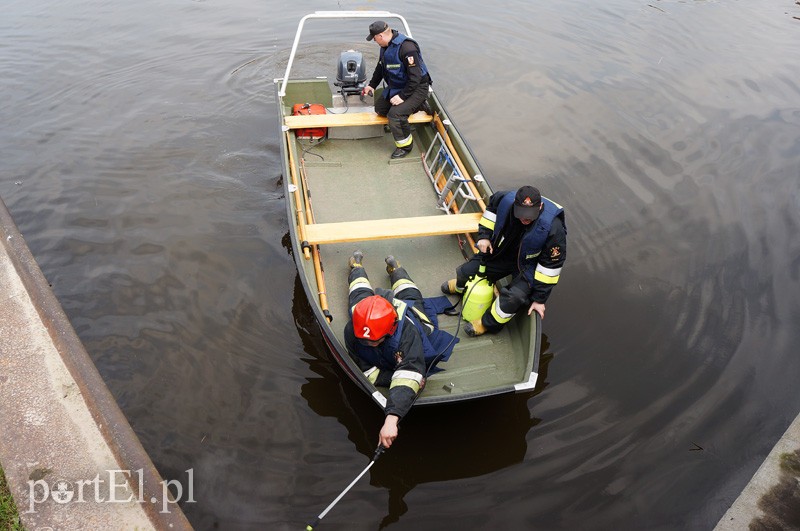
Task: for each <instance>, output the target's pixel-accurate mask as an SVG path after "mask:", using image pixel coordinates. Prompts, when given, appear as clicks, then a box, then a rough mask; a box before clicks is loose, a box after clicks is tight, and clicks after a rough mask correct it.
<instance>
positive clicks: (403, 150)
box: [392, 145, 414, 159]
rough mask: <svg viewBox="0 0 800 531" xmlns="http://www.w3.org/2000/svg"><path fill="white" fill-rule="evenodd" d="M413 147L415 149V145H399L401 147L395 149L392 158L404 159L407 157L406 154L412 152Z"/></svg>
mask: <svg viewBox="0 0 800 531" xmlns="http://www.w3.org/2000/svg"><path fill="white" fill-rule="evenodd" d="M412 149H414V146H413V145H411V146H406V147H399V148H397V149H395V150H394V152H393V153H392V158H393V159H402V158H403V157H405V156H406V155H408V154H409V153H411V150H412Z"/></svg>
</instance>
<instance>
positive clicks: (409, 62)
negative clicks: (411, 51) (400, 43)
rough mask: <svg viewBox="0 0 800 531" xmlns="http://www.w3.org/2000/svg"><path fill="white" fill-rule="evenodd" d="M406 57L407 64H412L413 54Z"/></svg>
mask: <svg viewBox="0 0 800 531" xmlns="http://www.w3.org/2000/svg"><path fill="white" fill-rule="evenodd" d="M406 59H408V66H414V56H413V55H409V56H408V57H407V58H406Z"/></svg>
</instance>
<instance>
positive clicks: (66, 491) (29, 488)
mask: <svg viewBox="0 0 800 531" xmlns="http://www.w3.org/2000/svg"><path fill="white" fill-rule="evenodd" d="M0 238H2V241H0V301H1V302H0V464H2V467H3V469H4V470H5V475H6V479H7V481H8V485H9V489H10V490H11V493H12V495H13V496H14V499H15V501H16V503H17V507H18V508H19V514H20V518H21V521H22V524H23V525H24V526H25V528H26V529H30V530H35V529H39V528H51V529H140V530H142V529H191V526H190V525H189V523H188V521H187V520H186V517H185V516H184V514H183V511H181V509H180V507H179V506H178V505H177V504H176V503H174V502H170V501H169V500H168V499H167V498H168V495H166V492H167V491H166V488H165V485H166V483H165V482H164V481H163V480H162V478H161V476H160V475H159V473H158V472H157V471H156V469H155V467H154V466H153V463H152V461H151V460H150V458H149V456H148V455H147V453H146V452H145V451H144V449H143V448H142V445H141V443H140V442H139V439H138V438H137V437H136V434H135V433H134V432H133V430H132V429H131V427H130V425H129V424H128V421H127V419H126V418H125V416H124V415H123V414H122V412H121V411H120V409H119V406H118V405H117V403H116V401H115V400H114V397H113V396H112V395H111V393H110V392H109V390H108V388H107V387H106V385H105V383H104V382H103V380H102V378H101V377H100V374H99V373H98V372H97V369H96V367H95V366H94V364H93V363H92V361H91V359H90V358H89V356H88V354H87V353H86V350H85V349H84V348H83V345H82V344H81V342H80V340H79V339H78V337H77V335H76V334H75V331H74V330H73V328H72V326H71V325H70V323H69V320H68V319H67V317H66V315H65V314H64V312H63V310H62V308H61V306H60V304H59V303H58V301H57V300H56V298H55V296H54V295H53V293H52V290H51V289H50V286H49V284H48V283H47V280H46V279H45V277H44V275H43V274H42V272H41V271H40V269H39V267H38V265H37V264H36V261H35V260H34V259H33V256H32V255H31V253H30V251H29V250H28V247H27V245H26V244H25V241H24V240H23V238H22V236H21V235H20V233H19V231H18V230H17V228H16V225H15V224H14V221H13V220H12V218H11V215H10V214H9V212H8V210H7V209H6V206H5V204H4V203H3V202H2V200H0Z"/></svg>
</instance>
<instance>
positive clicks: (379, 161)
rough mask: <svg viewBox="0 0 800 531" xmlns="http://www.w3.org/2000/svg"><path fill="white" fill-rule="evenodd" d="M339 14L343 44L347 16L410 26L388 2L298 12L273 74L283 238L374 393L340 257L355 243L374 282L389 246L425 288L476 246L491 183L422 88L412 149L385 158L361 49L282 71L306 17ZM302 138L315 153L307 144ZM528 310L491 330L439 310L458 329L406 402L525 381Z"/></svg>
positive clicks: (380, 398)
mask: <svg viewBox="0 0 800 531" xmlns="http://www.w3.org/2000/svg"><path fill="white" fill-rule="evenodd" d="M343 19H344V20H346V19H350V21H349V23H350V26H349V27H350V30H349V31H345V32H343V35H342V43H343V46H344V47H348V46H349V44H348V43H355V42H363V40H364V33H365V28H366V27H367V24H366V22H365V23H364V24H363V25H361V24H359V25H358V26H357V28H358V29H357V30H356V26H354V25H353V20H354V19H355V20H359V19H360V20H364V21H369V22H371V21H372V20H376V19H383V20H387V21H390V25H393V24H392V22H391V21H399V22H400V24H401V26H402V27H399V26H398V27H399V29H400V31H401V32H403V33H405V34H406V35H409V36H410V35H411V32H410V30H409V28H408V24H407V23H406V21H405V19H404V18H403V17H401V16H400V15H397V14H393V13H388V12H377V11H371V12H369V11H365V12H340V11H336V12H317V13H314V14H312V15H308V16H306V17H304V18H303V19H302V20H301V22H300V24H299V27H298V29H297V34H296V36H295V40H294V45H293V47H292V52H291V54H290V57H289V60H288V64H287V67H286V73H285V75H284V77H283V78H281V79H278V80H276V86H277V90H278V96H277V101H278V115H279V120H280V127H281V130H282V135H283V141H282V142H281V150H282V155H283V172H284V189H285V194H286V205H287V214H288V219H289V221H290V223H289V227H290V234H289V238H290V240H291V244H292V248H293V250H294V258H295V262H296V265H297V269H298V271H299V273H300V279H301V281H302V284H303V288H304V290H305V292H306V294H307V296H308V299H309V300H310V302H311V307H312V310H313V313H314V315H315V316H316V319H317V321H318V324H319V326H320V328H321V329H322V333H323V337H324V338H325V342H326V343H327V345H328V347H329V348H330V350H331V352H332V353H333V356H334V358H335V359H336V361H337V363H338V364H339V365H340V366H341V367H342V369H343V370H344V372H345V373H346V374H347V375H348V376H349V378H350V379H351V380H353V381H354V382H355V383H356V384H357V385H358V386H359V387H360V388H361V389H362V390H363V391H365V392H366V393H367V394H368V395H369V396H371V397H372V398H373V400H374V401H375V402H377V403H378V404H380V405H384V404H385V394H386V393H387V392H388V391H387V390H386V389H384V388H375V387H374V386H373V385H372V384H371V383H370V382H369V381H368V380H367V379H366V378H365V377H364V375H363V374H362V373H361V371H360V370H359V369H358V367H357V366H356V365H355V363H354V362H353V361H352V360H351V359H350V357H349V356H348V354H347V352H346V349H345V347H344V341H343V328H344V325H345V323H346V322H347V319H348V309H347V293H348V286H347V265H346V259H347V257H349V256H350V254H351V253H352V251H353V249H354V248H356V247H358V248H360V249H361V250H362V251H364V253H365V255H366V257H367V261H366V263H365V265H366V266H367V269H368V270H370V264H374V266H375V267H373V269H372V271H373V276H374V278H373V279H372V281H373V285H376V284H377V285H379V283H380V280H379V279H378V275H377V274H376V273H377V271H376V270H375V269H377V268H378V266H379V265H380V264H382V259H383V257H385V256H387V255H388V254H393V255H395V256H397V257H398V258H400V260H401V262H402V263H403V264H404V265H405V266H406V268H407V269H408V270H409V272H411V274H412V276H413V277H414V280H415V281H416V283H417V284H418V285H419V286H420V288H421V289H422V291H423V293H426V294H433V293H436V292H438V289H439V284H440V283H441V282H442V280H444V279H446V278H449V277H451V276H452V275H453V271H454V270H455V267H456V266H457V265H458V264H459V263H460V262H462V261H463V260H464V258H465V257H467V258H468V257H470V256H472V254H473V253H474V252H475V248H474V242H473V240H472V236H471V235H470V233H471V232H474V231H475V230H476V229H477V223H478V219H479V218H480V216H481V213H482V211H483V209H484V208H485V201H486V199H487V198H488V197H489V195H491V193H492V190H491V188H490V187H489V184H488V183H487V182H486V180H485V179H484V178H483V177H482V174H481V171H480V168H479V167H478V164H477V163H476V162H475V159H474V157H473V156H472V154H471V153H470V150H469V148H468V147H467V144H466V142H465V141H464V139H463V138H462V136H461V134H460V133H459V132H458V130H457V129H456V128H455V127H454V126H453V124H452V122H451V121H450V120H449V118H448V114H447V112H446V110H445V109H444V106H443V105H442V103H441V102H440V101H439V99H438V98H437V97H436V94H434V93H433V92H430V94H429V97H428V101H427V103H428V105H429V108H430V111H431V113H432V114H429V113H426V112H424V111H419V112H418V113H416V114H415V115H413V116H412V120H410V121H411V122H412V123H415V124H416V126H415V130H414V132H413V137H414V146H415V148H414V152H413V153H412V154H411V155H409V156H408V157H406V158H404V159H399V160H393V161H389V157H388V155H389V153H391V151H392V149H393V148H394V144H393V141H392V137H391V135H390V134H389V133H387V132H385V131H384V128H383V124H384V123H385V122H386V119H385V118H381V117H379V116H377V115H376V114H375V113H374V111H373V108H372V104H371V102H370V101H366V102H362V100H361V98H360V96H359V93H360V88H359V83H363V80H360V79H359V76H357V75H356V76H352V77H353V78H354V79H350V77H351V76H349V75H348V74H347V73H348V72H355V73H358V72H359V70H360V69H361V67H360V65H359V61H360V60H361V57H360V56H359V55H360V52H352V51H349V52H345V53H344V54H342V56H340V65H341V66H340V68H339V69H338V70H339V74H337V81H336V83H331V82H330V81H329V80H328V79H327V78H324V77H322V78H321V77H316V76H314V77H312V78H309V79H296V78H294V77H292V68H293V65H294V59H295V55H296V52H297V49H298V46H299V43H300V42H301V35H302V33H303V29H304V27H305V24H306V22H309V21H315V22H316V21H319V20H329V21H335V22H337V27H339V26H338V23H340V22H342V20H343ZM342 25H343V26H344V27H345V28H347V27H348V26H347V24H342ZM375 48H377V47H375ZM331 70H334V69H333V68H332V69H331ZM342 72H345V74H344V75H342ZM324 73H325V72H319V73H318V74H324ZM380 92H381V89H378V91H377V93H376V97H380ZM306 104H309V105H306ZM314 104H321V105H317V106H315V105H314ZM298 106H299V107H298ZM312 106H314V107H315V108H317V109H322V108H323V107H324V109H325V114H308V115H305V114H301V115H292V113H293V108H294V109H304V110H308V109H310V108H311V107H312ZM309 137H310V138H309ZM314 137H321V138H316V139H315V138H314ZM312 149H313V155H314V157H311V156H309V155H308V154H309V153H310V152H311V150H312ZM312 191H313V204H312V200H311V198H312ZM323 259H324V262H325V265H326V266H327V269H323V267H322V262H323ZM326 273H327V274H326ZM381 276H382V275H381ZM534 316H535V317H534V318H525V317H518V318H516V319H514V320H512V322H511V323H510V324H509V326H506V327H505V329H504V330H503V331H502V332H501V333H499V334H496V335H485V336H482V337H480V338H468V337H466V335H465V333H464V332H463V327H460V326H458V317H455V316H442V318H441V328H442V329H444V330H447V331H449V332H451V333H454V334H456V333H457V334H458V335H459V336H460V337H461V341H460V342H459V343H458V344H457V345H456V348H455V350H454V352H453V354H452V356H451V357H450V359H449V360H448V361H447V362H446V363H442V364H440V368H442V369H444V370H443V371H441V372H439V373H436V374H432V375H430V376H429V378H428V381H427V385H426V387H425V388H424V390H423V392H422V393H421V395H420V398H419V399H418V401H417V403H416V405H420V406H421V405H426V404H436V403H446V402H459V401H463V400H470V399H474V398H479V397H485V396H490V395H496V394H503V393H514V392H518V391H530V390H532V389H533V388H534V387H535V385H536V381H537V378H538V372H539V349H540V340H541V323H540V321H539V319H538V315H536V314H535V313H534Z"/></svg>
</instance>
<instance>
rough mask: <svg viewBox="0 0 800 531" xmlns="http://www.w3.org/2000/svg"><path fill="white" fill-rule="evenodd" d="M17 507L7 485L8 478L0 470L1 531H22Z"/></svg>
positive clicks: (0, 469)
mask: <svg viewBox="0 0 800 531" xmlns="http://www.w3.org/2000/svg"><path fill="white" fill-rule="evenodd" d="M22 530H23V528H22V525H21V524H20V523H19V515H18V514H17V506H16V505H14V499H13V498H12V497H11V492H9V490H8V485H6V476H5V474H3V469H2V468H0V531H22Z"/></svg>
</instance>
